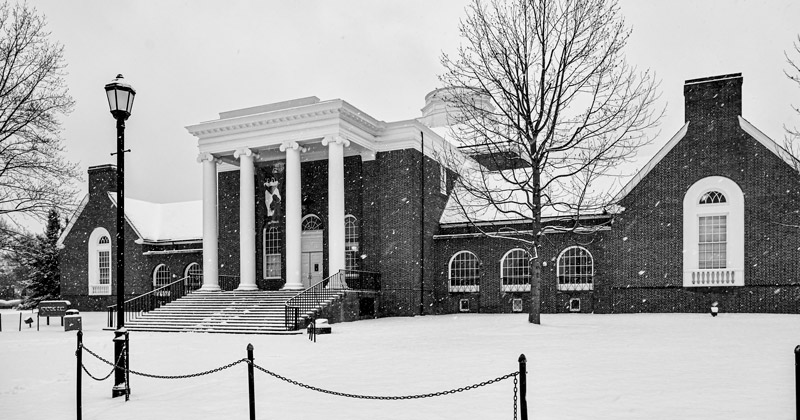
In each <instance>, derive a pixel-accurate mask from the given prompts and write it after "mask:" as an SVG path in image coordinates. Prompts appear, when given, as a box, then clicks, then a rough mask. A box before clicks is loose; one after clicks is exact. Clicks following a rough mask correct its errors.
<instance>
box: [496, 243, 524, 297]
mask: <svg viewBox="0 0 800 420" xmlns="http://www.w3.org/2000/svg"><path fill="white" fill-rule="evenodd" d="M530 274H531V269H530V254H528V252H527V251H525V250H524V249H520V248H517V249H512V250H511V251H508V252H507V253H506V255H505V256H503V259H501V260H500V275H501V282H502V285H503V291H504V292H523V291H528V290H531V276H530Z"/></svg>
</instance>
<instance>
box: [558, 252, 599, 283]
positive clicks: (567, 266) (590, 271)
mask: <svg viewBox="0 0 800 420" xmlns="http://www.w3.org/2000/svg"><path fill="white" fill-rule="evenodd" d="M593 277H594V259H593V258H592V254H590V253H589V251H587V250H586V248H583V247H580V246H572V247H569V248H567V249H565V250H563V251H561V255H559V256H558V290H592V289H593Z"/></svg>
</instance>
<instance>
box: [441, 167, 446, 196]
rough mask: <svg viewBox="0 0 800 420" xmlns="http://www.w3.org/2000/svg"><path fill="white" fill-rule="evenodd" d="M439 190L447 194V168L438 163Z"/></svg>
mask: <svg viewBox="0 0 800 420" xmlns="http://www.w3.org/2000/svg"><path fill="white" fill-rule="evenodd" d="M439 192H440V193H442V194H444V195H447V168H445V167H444V165H439Z"/></svg>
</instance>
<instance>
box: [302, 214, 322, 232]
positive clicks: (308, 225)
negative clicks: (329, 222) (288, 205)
mask: <svg viewBox="0 0 800 420" xmlns="http://www.w3.org/2000/svg"><path fill="white" fill-rule="evenodd" d="M320 229H322V220H321V219H320V218H319V217H318V216H317V215H316V214H311V215H308V216H306V217H305V218H304V219H303V230H320Z"/></svg>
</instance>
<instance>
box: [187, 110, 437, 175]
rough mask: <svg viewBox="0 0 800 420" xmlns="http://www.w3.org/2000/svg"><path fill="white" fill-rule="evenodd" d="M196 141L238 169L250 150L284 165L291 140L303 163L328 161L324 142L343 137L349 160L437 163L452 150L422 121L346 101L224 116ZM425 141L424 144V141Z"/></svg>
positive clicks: (201, 127)
mask: <svg viewBox="0 0 800 420" xmlns="http://www.w3.org/2000/svg"><path fill="white" fill-rule="evenodd" d="M186 129H187V130H188V131H189V133H191V134H192V135H194V136H195V137H197V141H198V149H199V151H200V153H210V154H212V155H214V156H216V157H218V158H220V159H221V160H222V161H223V162H226V163H231V164H234V165H235V164H236V160H235V159H233V158H232V157H233V156H232V155H233V153H234V151H235V150H239V149H243V148H248V149H251V150H253V151H254V152H256V153H258V155H259V160H261V161H269V160H275V159H282V158H283V156H284V154H283V152H281V151H280V150H279V147H280V145H281V144H282V143H283V142H285V141H287V140H289V141H295V142H297V143H299V144H300V145H301V146H303V147H305V148H306V149H307V151H306V152H305V153H303V160H319V159H325V158H326V156H327V150H326V148H325V147H324V146H322V140H323V139H325V138H333V137H341V138H344V139H347V140H348V141H349V142H350V145H349V147H346V148H345V156H354V155H361V158H362V160H365V161H368V160H373V159H375V154H376V153H378V152H386V151H391V150H402V149H416V150H422V149H423V145H424V149H425V150H424V153H425V155H427V156H429V157H431V158H433V159H435V158H436V155H437V153H436V151H440V150H442V148H444V147H447V148H450V147H451V146H450V145H449V143H447V142H446V141H445V140H444V139H443V138H441V137H440V136H439V135H438V134H436V133H435V132H434V131H433V130H431V129H430V128H428V127H427V126H425V125H424V124H422V123H420V122H419V121H417V120H413V119H412V120H406V121H398V122H390V123H387V122H384V121H380V120H377V119H375V118H373V117H371V116H369V115H368V114H366V113H364V112H362V111H361V110H359V109H358V108H356V107H354V106H353V105H350V104H349V103H347V102H345V101H343V100H341V99H333V100H327V101H320V100H319V99H318V98H316V97H313V96H312V97H307V98H300V99H295V100H291V101H285V102H279V103H275V104H269V105H261V106H256V107H251V108H245V109H240V110H235V111H227V112H221V113H220V118H219V119H217V120H212V121H207V122H203V123H199V124H195V125H191V126H188V127H186ZM423 138H424V140H423Z"/></svg>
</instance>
